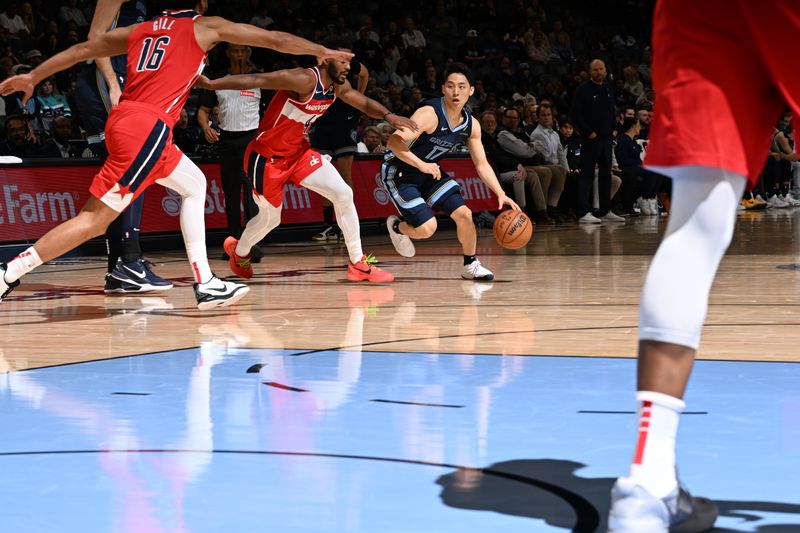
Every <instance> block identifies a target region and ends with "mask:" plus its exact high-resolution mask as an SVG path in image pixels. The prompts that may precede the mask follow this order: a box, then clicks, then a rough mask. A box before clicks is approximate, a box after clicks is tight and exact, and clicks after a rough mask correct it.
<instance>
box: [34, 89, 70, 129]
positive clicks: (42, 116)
mask: <svg viewBox="0 0 800 533" xmlns="http://www.w3.org/2000/svg"><path fill="white" fill-rule="evenodd" d="M61 116H64V117H71V116H72V111H71V110H70V107H69V104H68V103H67V99H66V98H65V97H64V95H62V94H61V93H59V92H58V88H57V87H56V84H55V80H53V78H47V79H45V80H44V81H43V82H42V83H40V84H39V87H38V88H37V89H36V124H37V128H36V129H37V130H39V131H44V132H49V131H50V129H51V128H52V125H53V119H54V118H55V117H61Z"/></svg>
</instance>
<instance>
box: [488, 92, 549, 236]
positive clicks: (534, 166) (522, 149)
mask: <svg viewBox="0 0 800 533" xmlns="http://www.w3.org/2000/svg"><path fill="white" fill-rule="evenodd" d="M519 122H520V117H519V112H518V111H517V110H516V109H514V108H513V107H512V108H509V109H506V110H505V111H504V112H503V127H502V128H501V129H500V130H498V132H497V142H498V143H499V144H500V147H501V148H502V149H503V150H505V151H506V153H508V154H509V155H511V156H512V157H514V158H515V159H516V160H517V161H519V162H520V163H521V164H522V166H524V167H525V168H526V169H528V168H530V169H531V170H533V171H534V172H536V174H537V175H538V176H539V182H540V184H541V189H542V196H541V197H538V198H537V197H536V196H534V197H533V207H534V210H535V211H534V212H532V213H530V212H529V214H530V215H531V216H532V217H533V218H534V219H535V220H536V222H540V223H543V224H555V220H554V219H553V218H552V217H551V216H550V214H549V213H548V207H549V198H550V189H551V187H552V188H553V197H554V198H556V202H557V201H558V200H557V197H556V194H557V196H558V197H560V196H561V191H562V190H563V189H564V180H563V177H562V176H561V175H560V174H559V175H557V176H556V180H555V182H554V181H553V173H552V171H551V170H550V168H548V167H547V165H546V161H545V159H544V157H543V156H542V154H540V153H539V152H537V151H536V150H535V149H534V147H533V146H532V143H531V140H530V137H529V136H528V134H527V133H525V131H524V130H523V129H522V128H520V125H519Z"/></svg>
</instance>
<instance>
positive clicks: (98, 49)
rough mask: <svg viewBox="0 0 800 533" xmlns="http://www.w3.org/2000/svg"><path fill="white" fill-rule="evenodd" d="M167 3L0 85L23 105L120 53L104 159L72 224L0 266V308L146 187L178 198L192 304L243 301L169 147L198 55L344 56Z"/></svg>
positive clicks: (201, 202)
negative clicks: (75, 71) (214, 252)
mask: <svg viewBox="0 0 800 533" xmlns="http://www.w3.org/2000/svg"><path fill="white" fill-rule="evenodd" d="M167 5H168V6H169V7H170V8H173V9H177V10H178V11H166V12H164V13H163V14H162V15H161V16H159V17H156V18H155V19H153V20H151V21H148V22H143V23H141V24H136V25H132V26H127V27H124V28H118V29H115V30H113V31H111V32H107V33H103V34H102V35H100V36H98V37H96V38H95V39H92V40H90V41H87V42H84V43H80V44H77V45H75V46H73V47H71V48H69V49H67V50H65V51H63V52H61V53H59V54H57V55H55V56H53V57H52V58H50V59H48V60H47V61H45V62H44V63H42V64H41V65H39V66H38V67H37V68H36V69H34V70H33V71H32V72H30V73H28V74H23V75H20V76H14V77H12V78H9V79H7V80H5V81H4V82H2V83H0V94H2V95H4V96H5V95H9V94H12V93H15V92H18V91H21V92H23V93H24V100H25V101H27V100H28V99H29V98H30V96H31V93H32V92H33V89H34V87H35V86H36V85H37V84H38V83H39V82H40V81H41V80H43V79H44V78H47V77H49V76H51V75H52V74H54V73H56V72H59V71H61V70H64V69H66V68H69V67H70V66H72V65H74V64H75V63H78V62H79V61H84V60H86V59H89V58H92V57H104V56H115V55H119V54H123V53H127V55H128V79H127V81H126V84H125V88H124V91H123V93H122V96H121V98H120V104H119V105H118V106H116V107H114V108H113V109H112V111H111V113H110V115H109V119H108V122H107V124H106V144H107V148H108V152H109V156H108V158H107V159H106V161H105V163H104V164H103V167H102V168H101V169H100V171H99V172H98V174H97V175H96V176H95V178H94V180H93V181H92V185H91V187H90V189H89V190H90V192H91V196H90V197H89V199H88V201H87V202H86V205H84V207H83V209H81V212H80V213H78V215H77V216H76V217H74V218H73V219H71V220H69V221H67V222H64V223H62V224H60V225H58V226H56V227H55V228H53V229H52V230H50V231H49V232H48V233H47V234H45V235H44V236H43V237H42V238H41V239H39V240H38V241H37V242H36V243H35V244H34V245H33V246H32V247H30V248H28V249H27V250H25V251H24V252H23V253H21V254H20V255H19V256H17V257H16V258H14V259H13V260H11V261H10V262H9V263H8V265H6V264H3V263H0V301H2V300H3V299H4V298H6V297H7V296H8V294H9V293H10V292H11V290H12V289H13V288H15V287H16V286H17V285H18V284H19V281H18V280H19V278H20V277H22V276H23V275H25V274H27V273H28V272H30V271H31V270H33V269H34V268H36V267H37V266H39V265H41V264H42V263H43V262H45V261H49V260H51V259H54V258H56V257H59V256H60V255H62V254H64V253H66V252H68V251H69V250H71V249H73V248H74V247H75V246H77V245H79V244H81V243H83V242H85V241H86V240H88V239H90V238H92V237H95V236H98V235H101V234H102V233H103V232H104V231H105V229H106V228H107V227H108V225H109V223H110V222H111V221H112V220H114V218H116V217H117V216H118V215H119V213H120V212H121V211H123V210H124V209H125V208H126V207H127V206H128V205H130V203H131V202H132V201H133V200H134V199H135V198H136V197H137V196H138V195H140V194H141V193H142V192H143V191H144V190H145V189H146V188H147V187H149V186H150V185H152V184H153V183H159V184H161V185H164V186H166V187H169V188H170V189H173V190H175V191H176V192H178V193H179V194H180V195H181V196H182V197H183V201H182V205H181V214H180V221H181V232H182V233H183V237H184V242H185V244H186V252H187V255H188V257H189V262H190V263H191V266H192V270H193V273H194V277H195V284H194V289H195V297H196V299H197V306H198V307H199V308H200V309H209V308H213V307H224V306H227V305H231V304H233V303H235V302H236V301H238V300H239V299H240V298H242V297H243V296H244V295H245V294H247V292H248V290H249V289H248V287H247V286H245V285H242V284H239V283H233V282H230V281H224V280H221V279H219V278H217V277H216V276H214V274H213V273H212V272H211V268H210V267H209V264H208V259H207V254H206V246H205V219H204V207H205V196H206V180H205V176H203V173H202V172H201V171H200V169H199V168H198V167H197V166H196V165H195V164H194V163H193V162H192V161H191V160H189V158H188V157H186V156H185V155H183V153H182V152H181V151H180V150H179V149H178V148H177V147H176V146H175V145H174V144H173V143H172V131H171V128H172V126H173V124H175V122H177V120H178V118H179V116H180V111H181V109H182V108H183V105H184V103H185V102H186V97H187V95H188V94H189V90H190V89H191V87H192V85H193V83H194V81H195V80H196V79H197V77H198V76H199V74H200V72H202V69H203V67H204V66H205V63H206V52H207V51H208V50H209V49H211V48H212V47H214V46H215V45H216V44H217V43H219V42H221V41H227V42H230V43H234V44H243V45H251V46H260V47H265V48H272V49H275V50H278V51H280V52H285V53H291V54H310V55H315V56H318V57H320V58H335V59H341V60H344V61H349V60H350V58H351V57H352V54H349V53H346V52H341V51H338V50H329V49H327V48H325V47H323V46H320V45H317V44H314V43H311V42H309V41H306V40H305V39H301V38H299V37H295V36H293V35H289V34H286V33H281V32H274V31H266V30H262V29H259V28H256V27H255V26H251V25H249V24H236V23H233V22H230V21H228V20H225V19H223V18H219V17H203V16H201V15H200V13H203V12H204V11H205V8H206V6H207V3H206V0H199V1H198V0H191V1H188V0H169V1H168V2H167Z"/></svg>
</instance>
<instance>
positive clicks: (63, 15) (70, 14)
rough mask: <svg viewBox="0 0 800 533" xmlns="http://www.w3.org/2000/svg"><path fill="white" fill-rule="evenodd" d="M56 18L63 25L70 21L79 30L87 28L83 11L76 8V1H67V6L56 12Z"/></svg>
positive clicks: (87, 24)
mask: <svg viewBox="0 0 800 533" xmlns="http://www.w3.org/2000/svg"><path fill="white" fill-rule="evenodd" d="M58 18H59V19H60V20H61V22H63V23H66V22H69V21H72V22H74V23H75V24H76V25H77V26H78V28H80V29H86V28H88V27H89V23H88V22H87V21H86V17H85V16H84V15H83V11H81V10H80V9H79V8H78V0H67V5H65V6H61V9H59V10H58ZM76 42H77V41H76ZM70 46H71V45H70Z"/></svg>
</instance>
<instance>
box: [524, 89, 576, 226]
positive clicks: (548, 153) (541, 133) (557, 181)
mask: <svg viewBox="0 0 800 533" xmlns="http://www.w3.org/2000/svg"><path fill="white" fill-rule="evenodd" d="M536 116H537V118H538V119H539V125H538V126H537V128H536V129H535V130H533V133H532V134H531V136H530V139H531V143H530V144H531V147H532V148H533V149H534V150H535V151H536V153H539V154H541V155H542V157H543V158H544V160H545V165H544V166H545V167H546V168H548V169H549V170H550V173H551V175H552V179H551V181H550V186H549V187H548V190H547V214H548V215H549V216H550V218H552V219H553V220H555V221H556V222H564V221H565V219H564V217H563V216H561V213H559V211H558V202H559V200H560V199H561V193H563V192H564V181H565V180H566V177H567V169H568V168H569V167H568V163H567V155H566V151H565V150H564V148H563V147H562V146H561V139H560V137H559V135H558V133H556V131H555V130H554V129H553V125H554V124H555V120H554V118H553V106H551V105H550V104H544V103H543V104H542V105H540V106H539V108H538V109H537V110H536Z"/></svg>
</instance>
